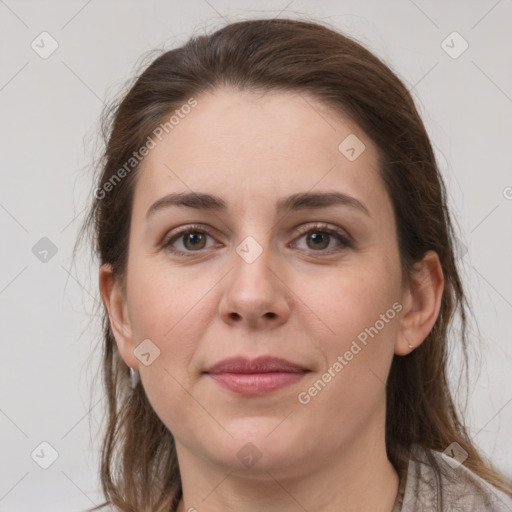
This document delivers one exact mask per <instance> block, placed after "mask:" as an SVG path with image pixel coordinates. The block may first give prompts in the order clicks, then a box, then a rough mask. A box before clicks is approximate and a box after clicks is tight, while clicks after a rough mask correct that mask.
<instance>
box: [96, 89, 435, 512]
mask: <svg viewBox="0 0 512 512" xmlns="http://www.w3.org/2000/svg"><path fill="white" fill-rule="evenodd" d="M197 101H198V105H197V106H196V107H195V108H194V109H193V110H192V111H191V113H190V114H188V115H187V116H186V117H185V118H184V119H182V120H181V121H180V123H179V125H177V126H175V127H174V129H173V130H172V131H171V132H169V133H168V134H167V135H166V136H165V137H164V139H163V140H162V141H161V142H159V143H158V144H157V146H156V147H155V148H154V149H152V150H151V151H150V153H149V154H148V156H147V157H146V158H145V159H144V160H143V162H142V164H141V168H140V169H139V172H140V175H139V176H138V181H137V185H136V189H135V196H134V204H133V211H132V223H131V231H130V248H129V257H128V269H127V276H126V292H124V291H123V288H122V286H121V283H119V282H115V281H114V279H113V278H112V274H111V269H110V267H109V266H108V265H104V266H102V268H101V269H100V275H99V284H100V290H101V295H102V298H103V301H104V304H105V306H106V307H107V309H108V311H109V315H110V320H111V323H112V327H113V330H114V334H115V337H116V342H117V345H118V348H119V350H120V353H121V355H122V357H123V359H124V361H125V362H126V364H127V365H129V366H131V367H133V368H136V369H138V370H139V371H140V375H141V380H142V383H143V386H144V388H145V391H146V394H147V396H148V398H149V400H150V402H151V405H152V406H153V408H154V409H155V412H156V413H157V414H158V416H159V417H160V418H161V420H162V422H163V423H164V424H165V425H166V426H167V427H168V428H169V430H170V431H171V432H172V433H173V435H174V437H175V440H176V445H177V453H178V460H179V464H180V471H181V476H182V484H183V491H184V500H183V501H182V502H181V503H180V506H179V509H178V510H179V511H180V512H181V511H185V510H189V509H191V508H192V507H193V508H195V509H196V510H198V511H199V512H203V511H208V512H213V511H226V510H230V511H231V510H233V511H234V510H244V511H246V512H252V511H261V510H266V511H271V512H272V511H277V510H279V511H280V512H283V511H299V510H304V509H306V510H311V511H312V510H314V511H331V510H332V511H334V510H336V511H345V512H346V511H356V510H358V511H365V510H368V511H370V510H371V511H391V509H392V507H393V503H394V500H395V496H396V493H397V488H398V476H397V474H396V472H395V470H394V468H393V466H392V465H391V463H390V462H389V460H388V459H387V455H386V449H385V438H384V432H385V430H384V428H385V381H386V378H387V375H388V372H389V368H390V365H391V361H392V358H393V355H394V354H397V355H400V356H403V355H406V354H408V353H409V352H410V351H411V350H412V349H411V348H409V345H412V346H413V347H417V346H418V345H419V344H420V343H422V342H423V340H424V339H425V337H426V336H427V335H428V333H429V332H430V330H431V329H432V327H433V325H434V323H435V320H436V318H437V315H438V313H439V307H440V301H441V295H442V290H443V284H444V283H443V276H442V271H441V268H440V264H439V260H438V258H437V255H436V254H435V253H433V252H429V253H427V254H426V255H425V258H424V260H423V261H422V262H420V264H418V266H417V268H418V271H417V274H415V275H414V276H413V277H412V279H411V281H410V282H409V283H408V284H405V283H404V282H402V277H401V267H400V259H399V252H398V244H397V235H396V233H397V232H396V225H395V219H394V214H393V209H392V204H391V201H390V198H389V196H388V195H387V192H386V190H385V187H384V184H383V182H382V180H381V178H380V176H379V174H378V153H377V148H376V146H375V145H374V144H373V143H372V141H371V140H370V139H369V138H368V137H367V136H366V134H365V133H364V132H362V131H361V129H360V128H359V127H358V126H357V125H355V124H354V123H353V122H351V121H350V119H349V118H347V117H343V116H340V115H339V114H336V113H334V112H333V111H332V110H330V109H329V108H328V107H326V106H324V105H323V104H321V103H319V102H318V101H317V100H316V99H314V98H312V97H309V96H307V95H304V94H300V95H299V94H293V93H284V92H271V93H267V94H265V95H258V94H255V93H248V92H243V93H242V92H238V91H234V90H231V89H228V88H222V89H217V90H215V91H214V92H210V93H208V94H204V95H201V96H200V97H197ZM350 134H355V135H356V136H357V137H358V138H359V139H360V140H361V141H363V143H364V144H365V150H364V151H363V152H362V153H361V155H360V156H359V157H358V158H357V159H356V160H354V161H350V160H349V159H348V158H346V156H344V154H342V153H341V152H340V151H339V150H338V146H339V144H340V143H341V142H342V141H343V140H344V139H345V138H346V137H347V136H348V135H350ZM191 191H194V192H196V193H210V194H214V195H216V196H220V197H221V198H222V199H223V200H224V201H225V202H226V203H227V205H228V209H227V211H226V212H224V213H223V212H209V211H201V210H196V209H193V208H187V207H177V206H173V207H169V208H167V209H161V210H159V211H158V212H156V213H155V214H154V215H152V216H151V217H150V218H149V219H148V220H147V219H146V218H145V216H146V212H147V210H148V208H149V207H150V206H151V205H152V204H153V203H154V202H155V201H157V200H158V199H160V198H162V197H164V196H165V195H167V194H169V193H172V192H184V193H188V192H191ZM325 191H331V192H332V191H338V192H342V193H344V194H347V195H349V196H352V197H354V198H356V199H358V200H359V201H360V202H362V203H363V204H364V205H365V207H366V208H367V209H368V212H369V215H367V214H365V213H364V212H363V211H360V210H359V209H357V208H354V207H350V206H346V205H345V206H344V205H334V206H329V207H323V208H321V209H308V210H301V211H292V212H288V213H278V212H276V210H275V204H276V202H277V201H278V200H279V199H281V198H284V197H287V196H288V195H290V194H294V193H300V192H325ZM318 222H325V223H327V224H328V225H329V227H330V228H334V229H336V228H338V229H339V230H341V232H342V233H344V234H348V235H349V236H350V237H351V239H352V243H351V244H350V245H349V246H345V245H344V244H343V243H342V242H340V241H338V240H337V239H336V237H335V236H333V235H331V236H330V237H329V235H327V234H325V232H324V231H322V229H317V228H315V227H314V225H315V223H318ZM193 223H200V224H202V225H203V228H207V229H209V230H210V234H209V235H203V238H204V237H206V239H205V240H204V241H200V242H199V243H198V242H196V245H194V244H193V243H194V241H193V240H192V241H191V240H190V238H187V237H183V236H182V237H178V238H176V239H175V241H174V247H175V248H176V249H177V250H181V251H188V254H191V257H187V256H179V255H175V254H172V253H171V252H169V251H167V250H166V249H164V248H162V242H164V241H165V239H166V237H167V238H169V234H172V233H175V232H176V228H178V227H185V226H187V225H190V224H193ZM299 227H305V228H307V227H310V228H311V230H312V231H309V230H308V231H309V234H312V233H320V234H322V233H323V237H324V238H321V239H319V238H318V237H319V235H318V234H317V238H316V239H311V238H308V232H306V231H305V232H304V233H305V234H301V233H300V232H298V228H299ZM171 232H172V233H171ZM248 236H251V237H253V238H254V240H255V241H257V243H258V244H259V246H260V247H261V249H262V253H261V254H260V255H259V257H257V258H256V259H255V260H254V261H253V262H252V263H247V261H245V260H244V259H243V258H242V257H241V256H240V255H239V253H238V252H237V250H236V249H237V247H239V245H240V244H241V242H242V241H243V240H244V239H245V238H246V237H248ZM326 237H327V238H326ZM196 247H199V249H197V248H196ZM194 251H195V252H194ZM394 303H398V304H399V305H400V306H401V307H400V309H401V311H400V312H399V313H397V314H396V315H394V318H393V319H391V320H389V321H388V322H386V323H385V325H384V327H383V328H381V329H380V330H379V332H378V334H377V335H374V336H373V337H372V338H371V337H368V342H367V345H366V346H364V345H361V343H359V345H360V346H361V347H362V349H361V350H360V351H359V352H358V353H357V354H356V355H354V356H353V358H352V359H351V360H350V361H347V364H346V365H344V366H343V369H342V370H341V371H339V372H337V373H336V372H335V373H336V376H335V377H333V378H332V379H331V381H330V382H329V383H328V384H327V385H326V386H325V387H324V388H323V389H322V390H321V391H320V392H318V393H317V394H316V395H315V396H312V397H310V398H311V399H310V401H309V402H308V403H307V404H303V403H300V402H299V400H298V398H297V397H298V394H299V393H300V392H304V391H307V390H308V389H309V388H310V387H311V386H312V385H313V384H314V383H315V382H316V381H318V379H319V378H321V376H322V374H323V373H324V372H326V371H328V369H329V368H330V367H331V368H332V366H333V364H334V363H335V362H336V361H337V360H338V359H337V358H338V356H343V355H344V354H345V353H346V352H347V350H349V349H350V347H351V344H352V342H353V341H354V340H355V339H356V337H357V336H358V334H360V333H361V332H362V331H364V330H365V328H369V327H370V326H375V324H376V322H377V320H379V319H381V318H382V317H381V315H383V314H384V315H386V312H387V311H388V310H390V308H391V309H392V305H393V304H394ZM386 318H388V317H386ZM145 339H150V340H151V342H152V343H153V344H154V345H156V346H157V347H158V349H159V350H160V355H159V356H158V357H157V358H156V359H155V360H154V361H153V362H152V364H150V365H149V366H145V365H144V364H142V363H141V362H140V361H139V359H138V358H137V357H136V356H135V355H134V352H133V351H134V348H135V347H137V345H138V344H140V343H141V342H142V341H143V340H145ZM269 354H270V355H274V356H278V357H282V358H285V359H289V360H291V361H293V362H295V363H298V364H300V365H302V366H304V367H306V368H308V369H309V370H310V372H309V373H307V374H305V375H304V376H303V377H302V379H301V380H300V381H299V382H297V383H294V384H292V385H290V386H287V387H284V388H282V389H279V390H277V391H274V392H272V393H269V394H267V395H263V396H259V397H247V396H242V395H237V394H235V393H233V392H231V391H229V390H227V389H224V388H221V387H220V386H219V385H218V384H217V383H216V382H214V381H213V380H212V379H211V378H210V377H208V376H207V375H204V374H202V373H201V372H203V371H204V370H205V369H206V368H207V367H208V366H211V365H212V364H214V363H216V362H219V361H221V360H223V359H225V358H227V357H232V356H235V355H245V356H248V357H256V356H259V355H269ZM331 375H332V373H331ZM248 442H250V443H252V444H253V445H254V446H255V447H256V448H257V451H256V450H254V448H252V450H253V452H254V454H255V455H256V454H260V455H261V458H260V459H259V460H257V462H256V463H254V464H253V465H252V466H250V467H248V466H246V465H244V464H243V463H242V462H241V460H240V458H239V457H238V456H237V453H238V452H239V450H240V449H242V448H243V447H244V446H245V445H246V443H248ZM246 449H247V448H246Z"/></svg>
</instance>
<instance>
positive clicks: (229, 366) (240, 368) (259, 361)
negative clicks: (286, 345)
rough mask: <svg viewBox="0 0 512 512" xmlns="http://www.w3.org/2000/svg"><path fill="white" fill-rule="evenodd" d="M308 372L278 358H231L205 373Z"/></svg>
mask: <svg viewBox="0 0 512 512" xmlns="http://www.w3.org/2000/svg"><path fill="white" fill-rule="evenodd" d="M304 371H308V370H307V369H306V368H303V367H302V366H300V365H298V364H295V363H292V362H291V361H287V360H286V359H281V358H279V357H271V356H261V357H258V358H256V359H248V358H245V357H233V358H230V359H224V360H223V361H220V362H219V363H217V364H215V365H213V366H212V367H210V368H209V369H208V370H206V372H205V373H210V374H219V373H237V374H240V373H273V372H281V373H301V372H304Z"/></svg>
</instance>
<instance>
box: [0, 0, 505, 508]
mask: <svg viewBox="0 0 512 512" xmlns="http://www.w3.org/2000/svg"><path fill="white" fill-rule="evenodd" d="M260 16H261V17H277V16H280V17H294V18H300V17H306V18H307V17H309V16H312V17H314V18H318V19H321V20H322V19H323V20H327V21H329V22H331V23H333V24H335V25H336V26H337V27H339V28H340V29H342V30H345V31H346V32H347V33H348V34H350V35H352V36H355V37H356V38H358V39H359V40H360V41H361V42H362V43H363V44H365V45H367V46H368V47H369V48H370V49H372V50H373V51H374V52H376V53H377V54H378V55H379V56H380V57H382V58H383V59H385V61H386V62H387V63H388V64H389V65H390V66H391V67H392V69H393V70H394V71H395V72H397V73H398V75H399V76H400V77H401V78H402V79H403V80H404V81H405V83H406V84H407V85H408V86H409V88H411V89H412V90H413V94H414V97H415V99H416V101H417V104H418V107H419V109H420V112H421V114H422V116H423V118H424V120H425V123H426V125H427V128H428V131H429V134H430V135H431V138H432V141H433V143H434V145H435V149H436V155H437V157H438V158H439V162H440V165H441V168H442V172H443V174H444V176H445V178H446V182H447V185H448V189H449V195H450V201H451V206H452V210H453V212H454V214H455V215H456V216H457V218H458V220H459V225H460V230H461V232H460V239H461V241H462V242H463V244H464V246H465V247H466V248H467V251H466V250H465V249H464V248H463V249H462V250H461V252H460V257H461V262H462V263H463V265H464V267H463V268H464V279H465V282H466V285H467V287H468V289H469V291H470V293H471V297H472V301H473V306H474V310H475V312H476V317H477V319H478V322H479V326H480V332H481V338H482V339H481V345H477V346H476V348H475V350H474V351H473V352H472V353H471V354H470V355H471V357H472V360H473V361H474V363H473V364H472V368H471V370H470V376H471V390H470V400H469V407H468V411H467V415H466V421H467V424H468V425H469V430H470V433H471V435H472V437H473V438H474V439H475V441H476V442H477V443H478V444H479V445H480V446H481V447H482V449H483V451H484V452H485V453H486V454H487V455H488V456H490V457H491V458H492V460H493V461H494V462H495V463H496V464H497V465H498V466H499V467H500V468H501V469H503V470H504V471H505V472H507V474H508V475H509V476H511V477H512V364H511V363H512V344H511V339H512V325H511V322H510V318H511V316H512V286H511V285H512V266H511V265H510V261H512V258H511V256H512V237H511V236H510V235H511V233H510V226H511V217H512V199H511V198H512V188H511V187H512V174H511V172H510V164H511V161H512V154H511V146H512V144H511V140H512V139H511V132H512V129H511V128H512V115H511V113H512V99H511V97H512V87H511V83H512V69H511V66H510V63H511V62H512V44H511V43H512V31H511V30H510V24H509V23H510V19H512V5H511V2H510V0H500V1H496V0H490V1H478V2H476V1H452V2H442V1H436V2H426V1H421V2H420V1H419V0H415V1H412V0H403V1H398V0H396V1H393V2H380V1H377V0H375V1H365V2H360V1H345V0H337V1H327V0H324V1H321V2H320V1H319V2H313V1H302V2H301V1H299V0H295V1H289V0H283V1H263V2H249V1H237V2H234V1H232V2H226V1H222V0H208V1H206V0H189V1H187V2H177V1H176V2H170V1H166V2H163V1H152V2H143V1H127V0H123V1H101V2H100V1H99V0H92V1H91V0H89V1H69V0H68V1H65V2H64V1H60V2H58V1H43V2H36V1H15V0H0V48H1V49H2V50H1V60H0V109H1V110H0V112H1V117H0V119H1V128H0V130H1V132H0V140H1V141H2V151H1V154H0V162H1V188H0V223H1V224H0V225H1V230H2V231H1V232H2V241H3V242H2V265H1V274H0V305H1V315H2V317H1V326H2V327H1V371H0V434H1V451H0V511H2V512H25V511H31V512H34V511H38V512H47V511H48V512H49V511H51V512H60V511H66V512H69V511H73V510H74V511H79V510H84V509H85V508H86V507H91V506H93V504H94V503H96V504H97V503H99V502H100V499H101V497H100V495H99V494H98V480H97V468H98V452H97V449H98V444H97V442H96V438H97V434H96V431H95V430H94V428H95V427H96V426H97V424H98V422H99V421H100V420H101V418H102V411H103V409H102V407H103V401H102V397H103V393H102V390H101V388H100V387H99V384H100V381H98V382H97V383H96V384H97V385H96V391H95V393H94V394H93V395H91V394H90V388H91V386H92V385H93V378H94V375H95V372H96V368H97V366H98V364H99V355H100V351H99V350H96V352H95V353H93V348H94V347H96V346H97V343H98V342H99V336H98V332H99V331H98V329H97V328H95V327H94V318H91V316H90V311H91V310H92V307H93V305H94V302H95V301H96V300H98V299H99V294H98V292H97V277H96V276H97V274H96V268H95V267H94V262H91V261H89V260H90V256H89V255H88V254H87V252H84V253H82V255H81V257H80V259H79V260H78V261H77V265H76V266H74V265H73V262H72V259H71V250H72V246H73V242H74V240H75V237H76V233H77V229H78V227H79V224H80V222H81V221H82V219H83V209H84V207H85V205H86V203H87V201H89V200H90V191H91V190H92V188H91V187H92V185H91V182H90V172H91V171H90V167H91V164H92V162H93V159H94V157H96V156H97V153H95V150H96V149H97V147H96V146H95V140H96V134H97V132H98V130H99V125H98V120H99V115H100V112H101V108H102V107H103V102H104V101H106V100H108V99H110V98H111V97H112V96H113V95H114V94H115V93H116V92H117V91H119V89H120V88H121V87H122V85H123V84H124V83H125V81H126V80H127V79H129V78H130V77H131V76H132V75H133V73H134V71H135V69H136V65H137V63H139V62H140V58H141V56H143V55H144V54H145V53H146V52H148V51H149V50H151V49H154V48H161V47H164V46H165V47H166V48H170V47H174V46H176V45H181V44H182V43H184V42H185V41H186V39H187V38H188V37H189V36H190V35H192V34H193V33H197V32H204V31H205V30H208V31H209V30H211V29H213V28H216V27H218V26H220V25H223V24H224V23H225V21H236V20H240V19H246V18H253V17H260ZM224 18H225V19H224ZM43 31H47V32H48V33H49V34H51V37H52V38H54V39H55V40H56V41H57V43H58V48H57V50H56V51H55V52H54V53H53V54H52V55H51V56H49V57H48V58H46V59H43V58H41V56H40V55H39V54H38V53H36V51H34V50H33V49H32V47H31V43H32V42H33V41H35V43H34V44H39V47H40V51H42V50H43V49H42V48H41V47H42V46H43V44H44V47H45V48H46V50H48V49H49V48H50V40H49V39H46V40H45V42H44V43H41V37H47V36H40V34H41V32H43ZM454 31H456V32H458V33H459V34H460V36H461V37H462V38H463V39H464V40H465V41H467V43H468V44H469V47H468V48H467V50H466V51H465V52H464V53H462V54H461V55H460V56H458V57H457V58H453V57H452V56H450V55H449V54H448V53H447V52H446V51H445V49H444V48H446V45H449V46H452V47H453V48H452V50H450V51H452V52H457V51H459V50H460V49H461V48H462V46H461V45H462V44H463V41H462V40H461V39H460V38H459V39H458V36H450V38H448V39H447V42H446V43H444V48H443V46H442V42H443V41H444V40H445V39H446V38H447V37H448V36H449V35H450V34H452V32H454ZM454 37H455V39H454ZM452 41H453V42H452ZM42 237H48V238H49V239H50V240H51V241H52V243H53V244H55V246H56V247H57V249H58V252H57V253H56V254H55V255H54V256H53V257H50V256H51V253H49V254H48V256H47V258H48V261H47V262H42V261H40V259H38V258H37V257H36V255H35V254H34V253H33V252H32V248H33V247H34V245H35V244H36V243H37V242H38V241H39V240H40V239H41V238H42ZM41 256H43V255H41ZM91 322H92V323H91ZM89 323H91V325H90V326H89ZM91 354H92V355H91ZM459 357H460V354H457V353H455V355H454V359H453V362H452V363H451V373H450V377H451V378H452V380H453V382H454V384H457V382H458V378H459V375H460V364H459V362H458V361H459ZM479 365H481V367H482V369H481V371H480V372H478V370H477V369H478V367H479ZM91 406H92V410H90V408H91ZM91 429H92V430H91ZM91 438H92V441H91ZM41 442H47V443H49V444H50V445H51V446H52V447H54V449H55V450H56V451H57V453H58V458H57V460H56V461H55V462H54V463H53V464H52V465H51V466H50V467H49V468H48V469H42V468H41V467H40V466H39V465H38V464H36V462H35V461H34V460H33V459H32V458H31V453H32V452H33V451H34V450H35V449H37V450H36V454H39V459H38V458H37V455H36V454H35V455H34V458H35V459H36V460H39V461H43V459H45V458H46V460H47V461H49V459H48V457H49V456H50V455H49V454H50V451H49V450H48V449H47V448H44V446H43V451H44V457H43V456H42V452H41V448H40V447H39V445H40V443H41ZM38 447H39V448H38Z"/></svg>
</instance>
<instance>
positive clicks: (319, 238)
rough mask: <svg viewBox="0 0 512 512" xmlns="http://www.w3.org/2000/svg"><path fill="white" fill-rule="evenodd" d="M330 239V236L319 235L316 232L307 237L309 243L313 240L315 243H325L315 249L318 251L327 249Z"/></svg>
mask: <svg viewBox="0 0 512 512" xmlns="http://www.w3.org/2000/svg"><path fill="white" fill-rule="evenodd" d="M328 238H329V235H328V234H323V235H322V234H320V235H319V234H318V232H316V233H311V234H309V235H308V237H307V240H308V242H309V241H311V240H312V241H313V242H318V241H320V242H324V243H323V244H321V246H318V245H317V246H316V247H315V248H316V249H325V247H327V246H328V245H329V242H328Z"/></svg>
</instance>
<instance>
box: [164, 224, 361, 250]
mask: <svg viewBox="0 0 512 512" xmlns="http://www.w3.org/2000/svg"><path fill="white" fill-rule="evenodd" d="M298 231H299V236H298V237H297V238H301V237H302V236H304V235H305V234H307V233H310V232H312V233H314V232H319V233H326V234H328V235H330V236H334V237H336V238H337V239H338V241H339V242H340V243H341V245H342V247H341V248H338V249H334V250H333V249H332V248H331V249H330V250H319V251H315V250H313V249H311V250H310V252H313V253H326V254H329V255H330V254H331V253H332V252H337V251H341V250H343V249H344V248H349V247H352V246H353V244H352V241H351V239H350V237H349V236H348V235H346V234H345V233H344V232H342V231H341V230H338V229H334V228H331V227H329V225H328V224H325V223H317V224H315V225H313V226H311V225H308V226H301V227H300V228H299V230H298ZM190 233H202V234H206V235H208V236H210V237H212V235H211V233H210V232H209V231H208V229H206V228H205V227H203V226H202V225H200V224H191V225H189V226H187V227H186V228H183V229H181V230H180V231H179V232H177V233H174V234H173V235H172V236H170V237H167V238H166V239H165V240H164V242H163V243H162V248H163V249H165V250H166V251H169V252H171V253H173V254H177V255H179V256H185V257H191V256H195V253H200V252H201V251H202V250H197V251H180V250H177V249H174V248H173V247H172V244H173V243H174V242H175V241H176V240H179V238H180V237H182V236H183V235H186V234H190ZM212 238H213V237H212Z"/></svg>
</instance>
